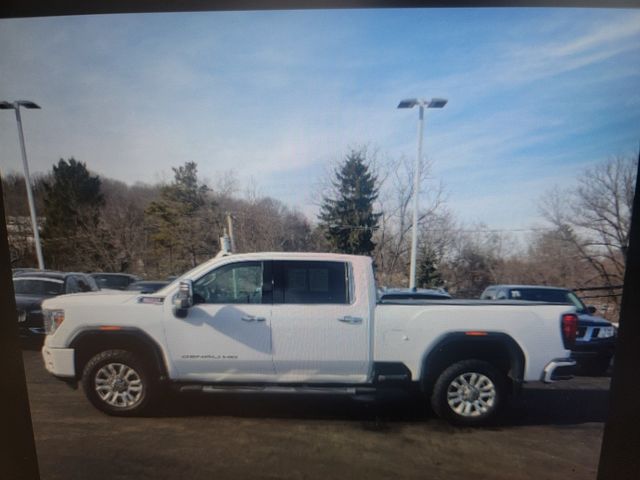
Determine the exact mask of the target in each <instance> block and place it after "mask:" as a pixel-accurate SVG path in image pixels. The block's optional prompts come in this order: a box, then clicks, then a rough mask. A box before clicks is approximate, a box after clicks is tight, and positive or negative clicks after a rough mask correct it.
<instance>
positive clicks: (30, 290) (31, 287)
mask: <svg viewBox="0 0 640 480" xmlns="http://www.w3.org/2000/svg"><path fill="white" fill-rule="evenodd" d="M13 289H14V290H15V293H16V294H19V295H60V294H62V293H64V282H63V281H62V280H54V279H46V280H45V279H39V278H15V279H14V280H13Z"/></svg>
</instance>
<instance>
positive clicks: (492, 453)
mask: <svg viewBox="0 0 640 480" xmlns="http://www.w3.org/2000/svg"><path fill="white" fill-rule="evenodd" d="M24 361H25V369H26V373H27V382H28V388H29V399H30V403H31V413H32V417H33V424H34V430H35V436H36V445H37V450H38V459H39V464H40V473H41V477H42V478H43V479H65V480H72V479H87V478H91V479H94V480H99V479H109V480H116V479H125V478H127V479H129V478H132V479H133V478H135V479H142V478H153V479H169V478H178V479H211V478H216V479H227V478H229V479H230V478H243V479H244V478H264V479H267V478H270V479H273V478H294V479H315V478H318V479H320V478H322V479H329V478H362V479H367V480H372V479H378V478H380V479H382V478H384V479H387V478H430V479H440V478H442V479H445V478H446V479H450V478H468V477H472V478H474V479H481V478H498V479H510V480H516V479H525V478H536V479H538V478H545V479H556V478H557V479H563V480H567V479H581V480H582V479H589V478H595V475H596V469H597V464H598V457H599V452H600V442H601V439H602V432H603V427H604V421H605V418H606V415H607V408H608V405H607V399H608V389H609V378H591V377H578V378H575V379H574V380H571V381H569V382H560V383H557V384H553V385H530V386H528V387H527V388H526V389H525V392H524V395H523V397H522V399H521V400H520V401H519V402H517V403H516V404H515V405H513V406H512V408H511V409H510V410H509V412H508V414H507V415H506V416H505V418H504V420H503V421H502V422H501V424H500V425H499V426H496V427H492V428H488V429H466V428H454V427H451V426H449V425H448V424H446V423H444V422H442V421H440V420H438V419H437V418H434V417H433V415H432V414H431V413H430V412H429V410H428V409H427V408H425V407H424V406H423V405H422V404H421V403H420V402H419V401H416V400H415V399H412V398H410V397H408V396H406V395H394V396H389V398H386V399H384V401H383V402H382V403H379V404H378V406H377V407H375V406H374V405H372V404H370V403H366V402H359V401H353V400H350V399H346V398H326V397H321V398H318V397H309V396H305V397H299V396H295V397H294V396H276V397H274V396H265V395H252V396H246V395H245V396H235V395H234V396H228V395H227V396H224V397H222V396H193V397H184V396H183V397H180V398H177V399H176V398H172V399H168V400H167V402H166V405H165V406H164V408H163V411H162V413H161V414H160V415H159V416H156V417H154V418H129V419H126V418H113V417H108V416H106V415H104V414H102V413H100V412H98V411H97V410H95V409H94V408H93V407H91V406H90V405H89V403H88V402H87V401H86V400H85V398H84V395H83V394H82V392H81V391H73V390H71V389H70V388H69V387H67V386H66V385H65V384H63V383H61V382H58V381H57V380H55V379H53V378H52V377H51V376H50V375H48V374H47V373H46V371H45V370H44V367H43V366H42V362H41V359H40V354H39V352H38V351H36V350H25V351H24Z"/></svg>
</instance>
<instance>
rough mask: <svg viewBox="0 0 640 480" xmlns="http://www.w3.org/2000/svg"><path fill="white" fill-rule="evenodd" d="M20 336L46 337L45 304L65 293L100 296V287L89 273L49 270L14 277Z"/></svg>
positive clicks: (24, 273) (24, 272)
mask: <svg viewBox="0 0 640 480" xmlns="http://www.w3.org/2000/svg"><path fill="white" fill-rule="evenodd" d="M13 290H14V292H15V294H16V308H17V310H18V327H19V330H20V336H22V337H34V336H41V335H44V328H43V327H44V325H43V318H42V302H43V300H45V299H47V298H51V297H56V296H58V295H64V294H65V293H81V292H96V291H98V290H99V289H98V286H97V285H96V282H95V281H94V280H93V278H91V277H90V276H89V275H87V274H85V273H66V272H55V271H48V270H38V271H32V270H31V271H23V272H18V273H16V274H14V276H13Z"/></svg>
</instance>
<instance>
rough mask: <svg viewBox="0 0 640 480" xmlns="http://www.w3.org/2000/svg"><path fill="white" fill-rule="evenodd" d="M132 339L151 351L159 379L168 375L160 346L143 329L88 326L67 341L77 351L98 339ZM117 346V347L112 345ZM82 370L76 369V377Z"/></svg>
mask: <svg viewBox="0 0 640 480" xmlns="http://www.w3.org/2000/svg"><path fill="white" fill-rule="evenodd" d="M131 339H133V340H134V341H135V342H139V343H141V344H142V345H144V346H145V347H146V348H147V349H148V350H149V351H150V352H151V353H152V358H151V360H152V362H153V365H154V366H155V367H156V368H157V369H158V372H159V374H160V379H161V380H164V379H166V378H167V377H168V368H167V364H166V361H165V356H164V352H163V350H162V348H161V347H160V345H159V344H158V342H156V341H155V340H154V339H153V338H152V337H151V336H150V335H149V334H148V333H146V332H145V331H144V330H142V329H140V328H136V327H122V328H119V329H118V330H101V329H100V328H99V327H89V328H84V329H81V330H80V331H78V332H76V333H75V334H74V335H73V337H72V338H71V341H70V342H69V348H73V349H74V351H76V352H77V351H78V349H79V348H81V346H82V345H85V344H86V342H90V341H94V340H98V341H100V342H101V343H102V342H105V343H109V340H112V341H113V343H114V344H115V343H116V342H117V341H123V340H124V341H130V340H131ZM114 348H117V347H114ZM75 362H76V366H77V362H78V356H77V354H76V358H75ZM81 374H82V372H79V371H78V369H76V377H79V376H80V375H81Z"/></svg>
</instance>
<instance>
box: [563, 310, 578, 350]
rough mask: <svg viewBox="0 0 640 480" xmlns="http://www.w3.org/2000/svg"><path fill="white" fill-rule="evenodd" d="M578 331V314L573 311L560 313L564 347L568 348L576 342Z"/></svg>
mask: <svg viewBox="0 0 640 480" xmlns="http://www.w3.org/2000/svg"><path fill="white" fill-rule="evenodd" d="M577 332H578V316H577V315H576V314H575V313H565V314H563V315H562V342H563V343H564V348H566V349H570V348H571V347H573V345H574V343H575V342H576V333H577Z"/></svg>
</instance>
